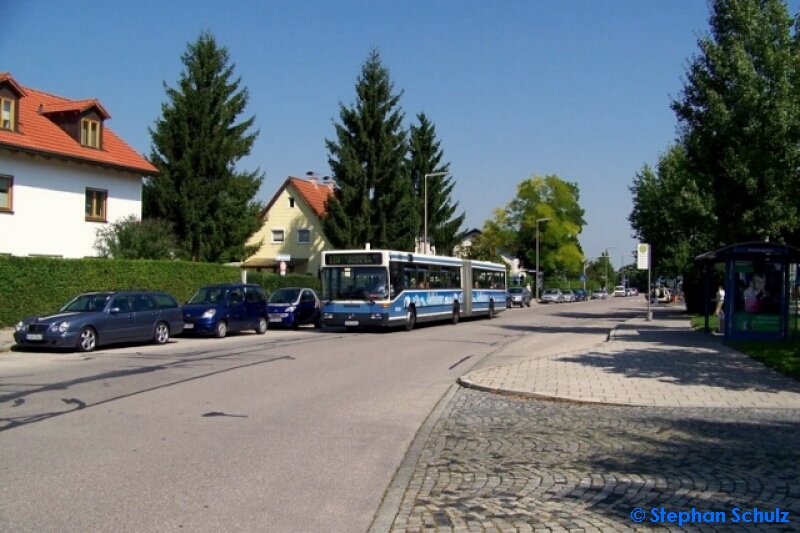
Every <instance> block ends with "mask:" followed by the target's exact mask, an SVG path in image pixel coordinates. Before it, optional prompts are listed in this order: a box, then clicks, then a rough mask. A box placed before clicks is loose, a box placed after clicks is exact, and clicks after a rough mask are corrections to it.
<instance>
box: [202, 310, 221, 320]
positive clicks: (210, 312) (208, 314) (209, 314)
mask: <svg viewBox="0 0 800 533" xmlns="http://www.w3.org/2000/svg"><path fill="white" fill-rule="evenodd" d="M216 314H217V310H216V309H209V310H208V311H206V312H205V313H203V315H202V316H201V317H200V318H211V317H213V316H214V315H216Z"/></svg>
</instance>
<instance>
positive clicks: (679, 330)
mask: <svg viewBox="0 0 800 533" xmlns="http://www.w3.org/2000/svg"><path fill="white" fill-rule="evenodd" d="M532 339H533V337H523V338H522V339H520V340H518V341H516V342H515V343H513V344H511V345H509V346H508V347H506V350H507V351H517V352H520V354H522V353H527V354H528V357H527V358H526V359H524V360H521V361H517V362H515V363H511V364H507V365H502V366H496V367H492V368H485V369H482V370H478V371H474V372H471V373H468V374H466V375H464V376H462V377H461V379H460V380H459V383H461V384H462V385H463V386H464V387H467V388H474V389H478V390H483V391H491V392H505V393H513V394H518V395H522V396H531V397H543V398H553V399H562V400H571V401H578V402H593V403H606V404H621V405H640V406H658V407H760V408H794V409H798V408H800V382H797V381H795V380H792V379H790V378H787V377H785V376H783V375H781V374H779V373H778V372H776V371H774V370H771V369H769V368H767V367H766V366H764V365H763V364H761V363H759V362H757V361H755V360H753V359H751V358H749V357H747V356H746V355H744V354H742V353H740V352H738V351H736V350H734V349H732V348H729V347H727V346H725V345H724V344H723V343H722V339H721V337H720V336H715V335H708V334H705V333H701V332H697V331H694V330H693V329H692V328H691V326H690V325H689V320H688V319H687V318H686V317H685V316H684V315H681V314H679V313H676V312H674V311H671V310H669V309H662V310H659V311H658V312H655V313H653V320H652V321H646V320H645V318H644V317H642V318H637V319H633V320H631V321H628V322H625V323H624V324H622V325H620V326H618V327H617V328H616V329H615V330H614V331H613V332H612V333H611V335H610V336H609V341H608V342H604V343H602V344H599V345H597V346H596V347H595V348H594V349H593V350H590V351H588V352H587V351H581V352H574V353H565V354H558V355H549V356H541V357H539V356H537V355H536V346H535V344H534V341H533V340H532ZM504 351H505V350H504Z"/></svg>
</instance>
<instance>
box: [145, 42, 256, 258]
mask: <svg viewBox="0 0 800 533" xmlns="http://www.w3.org/2000/svg"><path fill="white" fill-rule="evenodd" d="M181 61H182V62H183V65H184V67H185V70H184V71H183V72H182V73H181V77H180V80H179V81H178V88H177V89H173V88H170V87H168V86H167V84H166V83H165V84H164V88H165V90H166V93H167V98H168V102H166V103H164V104H162V106H161V112H162V116H161V117H160V118H159V119H158V120H157V121H156V124H155V128H154V129H151V130H150V135H151V138H152V148H151V155H150V160H151V162H152V163H153V165H155V166H156V167H157V168H158V169H159V171H160V172H159V174H158V176H156V177H154V178H152V179H150V180H149V181H148V182H147V183H146V184H145V187H144V193H143V197H144V198H143V210H144V216H145V217H147V218H160V219H164V220H167V221H169V222H170V223H171V224H172V226H173V228H174V230H175V233H176V235H177V237H178V239H179V242H181V243H182V245H183V250H182V253H183V255H184V256H185V257H186V258H189V259H191V260H192V261H208V262H226V261H239V260H243V259H244V258H245V257H247V256H248V255H250V254H251V253H252V252H253V251H254V250H253V249H252V248H253V247H250V248H248V247H247V246H246V242H247V240H248V239H249V238H250V236H251V235H253V234H254V233H255V232H256V231H257V230H258V229H259V228H260V227H261V221H260V220H259V213H260V210H261V207H262V206H261V205H260V203H259V202H257V201H254V198H255V195H256V194H257V193H258V190H259V188H260V187H261V183H262V181H263V179H264V177H263V174H262V173H261V172H260V171H258V170H256V171H254V172H241V171H236V170H235V169H234V165H235V163H236V162H237V161H239V160H240V159H241V158H243V157H244V156H247V155H248V154H249V153H250V149H251V148H252V146H253V143H254V142H255V140H256V137H257V136H258V131H255V132H252V133H248V130H249V129H250V128H251V126H252V125H253V123H254V121H255V118H254V117H251V118H249V119H246V120H244V121H242V122H239V123H236V120H237V117H239V115H240V114H241V113H242V112H243V111H244V109H245V107H246V105H247V101H248V92H247V89H246V88H242V89H241V90H240V89H239V86H240V84H241V79H240V78H237V79H235V80H231V77H232V75H233V70H234V65H232V64H230V65H229V54H228V50H227V48H224V47H219V46H217V43H216V41H215V39H214V37H213V36H212V35H211V34H210V33H209V32H202V33H201V34H200V36H199V38H198V39H197V41H196V42H194V43H192V44H190V45H189V46H188V48H187V51H186V52H185V53H184V54H183V55H182V56H181Z"/></svg>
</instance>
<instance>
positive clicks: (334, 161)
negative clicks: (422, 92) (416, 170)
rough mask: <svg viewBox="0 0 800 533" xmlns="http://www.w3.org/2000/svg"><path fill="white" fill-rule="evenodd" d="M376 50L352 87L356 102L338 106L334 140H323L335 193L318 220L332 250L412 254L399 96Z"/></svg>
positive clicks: (411, 201)
mask: <svg viewBox="0 0 800 533" xmlns="http://www.w3.org/2000/svg"><path fill="white" fill-rule="evenodd" d="M393 90H394V84H393V83H392V82H391V79H390V77H389V71H388V69H386V68H385V67H384V66H383V65H382V64H381V58H380V54H379V53H378V51H377V50H372V51H371V52H370V55H369V58H368V59H367V60H366V62H365V63H364V65H363V66H362V70H361V74H360V76H359V78H358V82H357V83H356V103H355V105H353V106H352V107H349V108H348V107H346V106H345V105H344V104H340V105H339V114H340V118H341V123H340V124H336V125H335V128H336V140H326V141H325V144H326V147H327V149H328V152H329V157H328V162H329V164H330V167H331V171H332V173H333V177H334V179H335V181H336V185H337V187H336V190H335V192H334V194H333V195H331V197H330V198H329V199H328V202H327V215H326V216H325V218H324V219H323V220H322V227H323V230H324V232H325V235H326V236H327V237H328V239H329V240H330V241H331V244H333V246H335V247H337V248H362V247H364V245H366V244H367V243H369V244H370V245H371V246H372V247H373V248H392V249H398V250H413V248H414V238H415V236H416V234H417V230H418V228H419V215H418V212H417V205H416V198H415V196H414V186H413V183H412V180H411V177H410V176H409V174H408V169H407V166H406V159H405V157H406V154H407V153H408V141H407V139H406V132H405V130H404V129H403V128H402V121H403V113H402V110H401V109H400V106H399V102H400V96H402V92H401V93H400V94H394V93H393Z"/></svg>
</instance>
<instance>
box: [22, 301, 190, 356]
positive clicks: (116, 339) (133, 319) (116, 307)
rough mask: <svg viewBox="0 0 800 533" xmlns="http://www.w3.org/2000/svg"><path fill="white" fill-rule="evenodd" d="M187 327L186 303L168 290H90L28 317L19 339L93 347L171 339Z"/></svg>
mask: <svg viewBox="0 0 800 533" xmlns="http://www.w3.org/2000/svg"><path fill="white" fill-rule="evenodd" d="M183 328H184V323H183V316H182V313H181V306H180V304H178V301H177V300H176V299H175V298H174V297H173V296H172V295H170V294H168V293H165V292H161V291H108V292H87V293H83V294H80V295H78V296H76V297H75V298H73V299H72V300H70V301H69V302H68V303H67V304H66V305H64V306H63V307H62V308H61V309H59V310H58V311H55V312H53V313H44V314H40V315H36V316H30V317H27V318H23V319H22V320H20V321H19V322H18V323H17V325H16V326H15V328H14V330H15V331H14V340H15V341H16V343H17V344H18V345H20V346H26V347H39V348H74V349H77V350H78V351H81V352H91V351H92V350H94V349H95V348H97V347H98V346H102V345H106V344H119V343H127V342H148V341H151V342H155V343H156V344H166V343H167V342H169V338H170V335H177V334H179V333H181V331H182V330H183Z"/></svg>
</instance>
